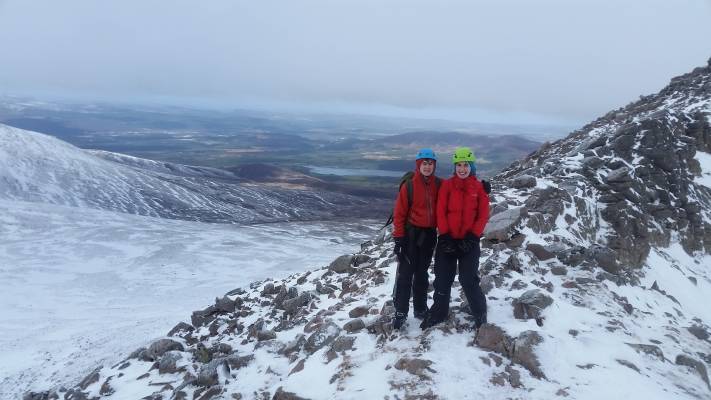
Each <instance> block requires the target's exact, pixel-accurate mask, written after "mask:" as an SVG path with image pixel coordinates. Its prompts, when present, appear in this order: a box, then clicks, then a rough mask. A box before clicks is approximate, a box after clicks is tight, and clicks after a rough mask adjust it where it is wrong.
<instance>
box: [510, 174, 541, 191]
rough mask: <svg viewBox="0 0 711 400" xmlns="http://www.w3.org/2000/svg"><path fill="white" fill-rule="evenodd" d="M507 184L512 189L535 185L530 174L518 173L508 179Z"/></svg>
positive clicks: (533, 178) (534, 179)
mask: <svg viewBox="0 0 711 400" xmlns="http://www.w3.org/2000/svg"><path fill="white" fill-rule="evenodd" d="M509 186H510V187H512V188H514V189H528V188H532V187H536V178H535V177H533V176H531V175H519V176H517V177H515V178H513V179H511V180H510V181H509Z"/></svg>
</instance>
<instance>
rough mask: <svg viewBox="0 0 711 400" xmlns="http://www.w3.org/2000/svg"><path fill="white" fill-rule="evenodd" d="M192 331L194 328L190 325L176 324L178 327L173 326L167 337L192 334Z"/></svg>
mask: <svg viewBox="0 0 711 400" xmlns="http://www.w3.org/2000/svg"><path fill="white" fill-rule="evenodd" d="M194 330H195V328H194V327H193V326H192V325H190V324H188V323H185V322H180V323H178V325H175V326H174V327H173V329H171V330H170V332H168V336H175V334H176V333H178V332H192V331H194Z"/></svg>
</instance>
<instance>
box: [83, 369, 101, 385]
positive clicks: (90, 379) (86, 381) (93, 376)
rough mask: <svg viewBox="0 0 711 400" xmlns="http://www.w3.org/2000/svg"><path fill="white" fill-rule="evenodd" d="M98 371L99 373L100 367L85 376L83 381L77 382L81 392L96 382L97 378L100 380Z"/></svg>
mask: <svg viewBox="0 0 711 400" xmlns="http://www.w3.org/2000/svg"><path fill="white" fill-rule="evenodd" d="M99 371H101V367H99V368H97V369H95V370H94V371H93V372H92V373H90V374H89V375H87V376H85V377H84V379H82V380H81V382H79V387H80V388H81V389H82V390H86V388H88V387H89V386H91V385H93V384H94V383H96V382H98V381H99V378H100V375H99Z"/></svg>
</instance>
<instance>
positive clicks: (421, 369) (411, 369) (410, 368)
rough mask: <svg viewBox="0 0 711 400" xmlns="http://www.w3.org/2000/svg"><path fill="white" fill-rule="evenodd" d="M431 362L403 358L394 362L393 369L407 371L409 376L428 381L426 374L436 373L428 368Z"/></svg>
mask: <svg viewBox="0 0 711 400" xmlns="http://www.w3.org/2000/svg"><path fill="white" fill-rule="evenodd" d="M431 365H432V361H430V360H424V359H421V358H408V357H403V358H400V359H399V360H397V361H396V362H395V365H394V367H395V369H398V370H401V371H407V372H408V373H409V374H412V375H415V376H418V377H420V378H421V379H429V376H428V375H427V373H426V372H428V371H429V372H436V371H435V370H433V369H432V368H430V366H431Z"/></svg>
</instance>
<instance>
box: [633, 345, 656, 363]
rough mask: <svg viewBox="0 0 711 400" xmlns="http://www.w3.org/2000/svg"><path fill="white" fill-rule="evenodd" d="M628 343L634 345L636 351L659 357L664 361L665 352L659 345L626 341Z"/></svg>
mask: <svg viewBox="0 0 711 400" xmlns="http://www.w3.org/2000/svg"><path fill="white" fill-rule="evenodd" d="M625 344H626V345H628V346H630V347H632V348H633V349H634V350H635V351H636V352H638V353H643V354H647V355H650V356H652V357H656V358H658V359H659V360H660V361H662V362H664V352H662V349H660V348H659V347H658V346H655V345H653V344H642V343H625Z"/></svg>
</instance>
